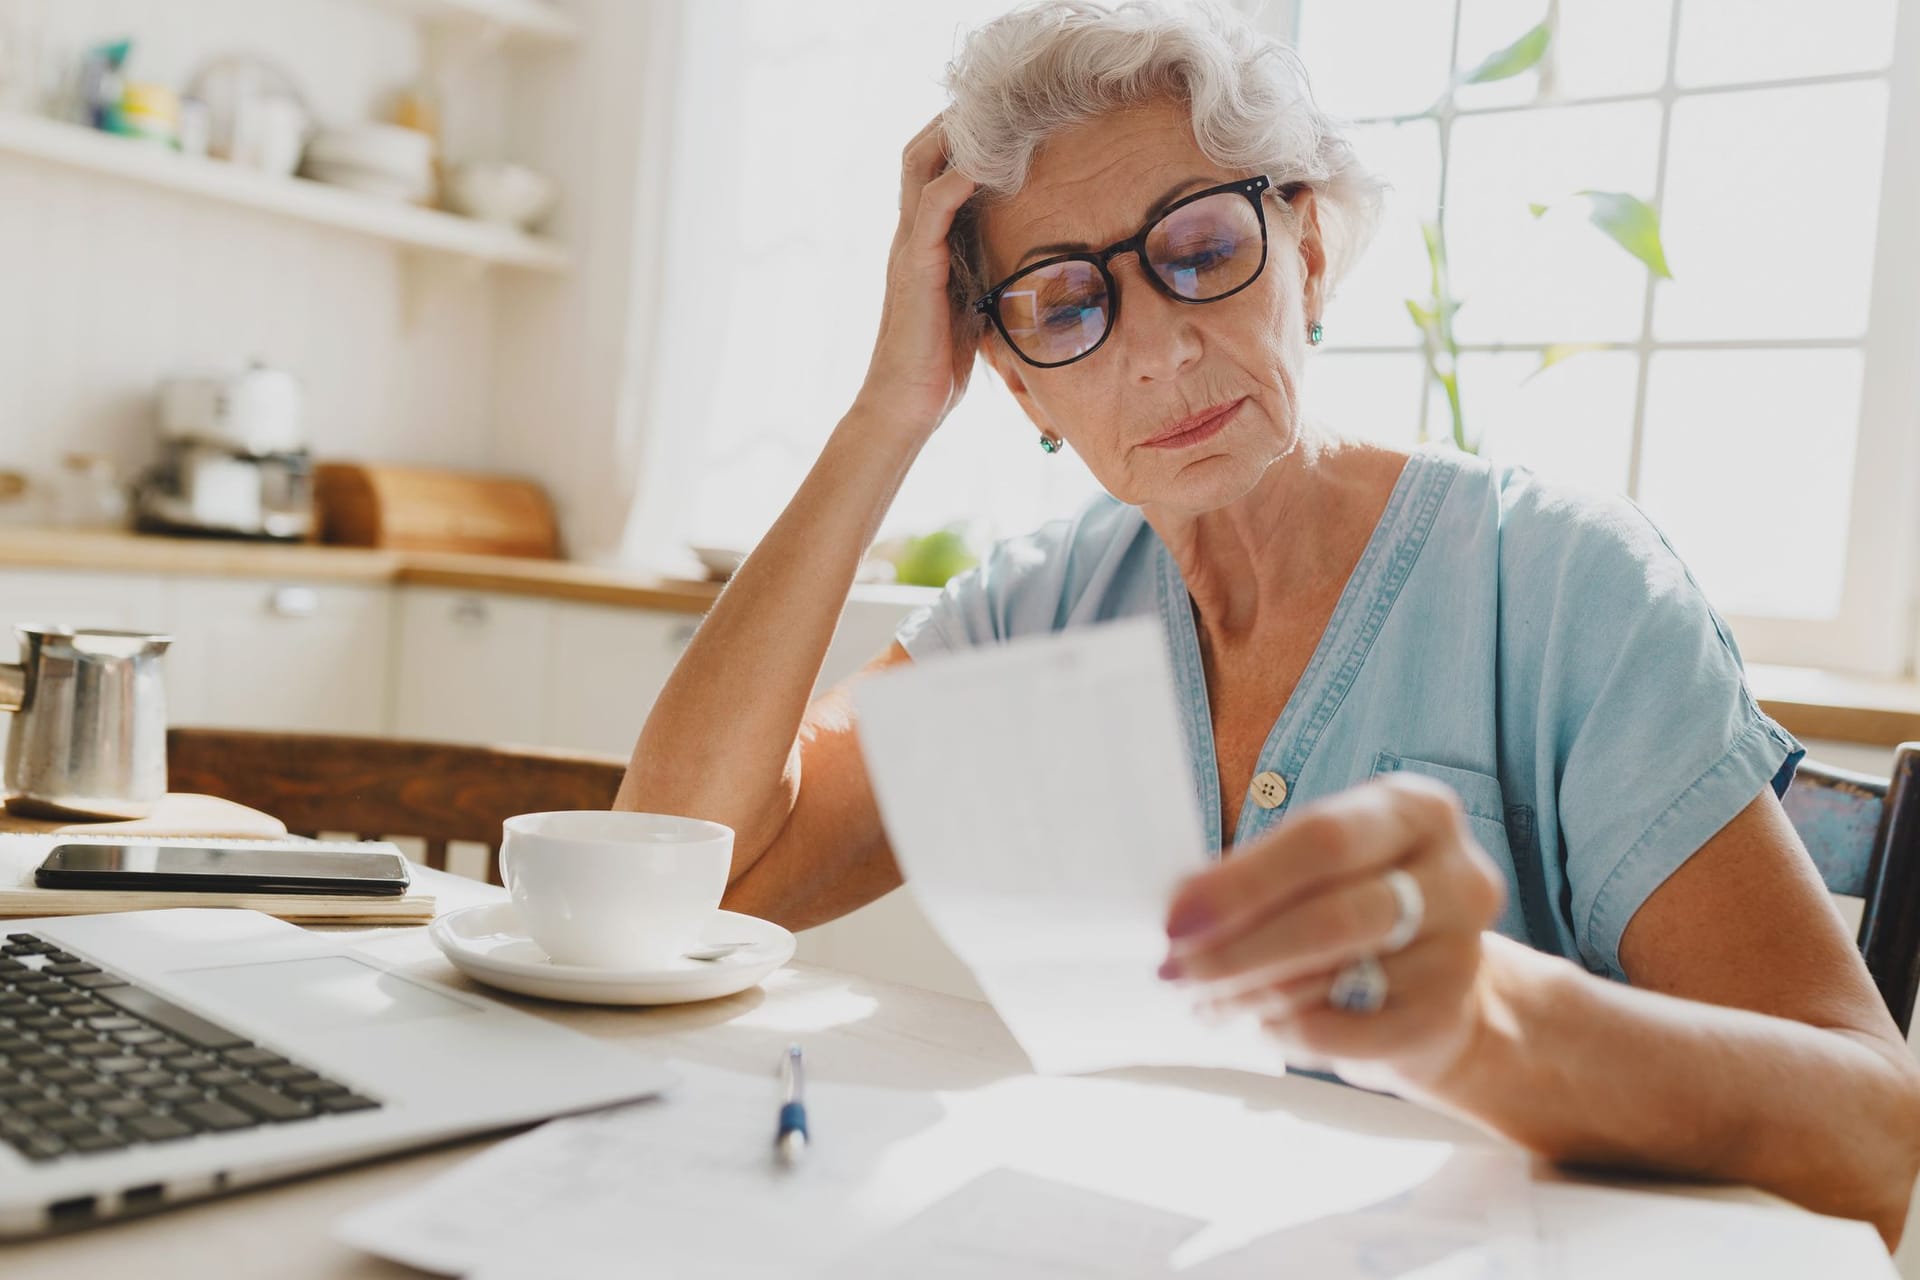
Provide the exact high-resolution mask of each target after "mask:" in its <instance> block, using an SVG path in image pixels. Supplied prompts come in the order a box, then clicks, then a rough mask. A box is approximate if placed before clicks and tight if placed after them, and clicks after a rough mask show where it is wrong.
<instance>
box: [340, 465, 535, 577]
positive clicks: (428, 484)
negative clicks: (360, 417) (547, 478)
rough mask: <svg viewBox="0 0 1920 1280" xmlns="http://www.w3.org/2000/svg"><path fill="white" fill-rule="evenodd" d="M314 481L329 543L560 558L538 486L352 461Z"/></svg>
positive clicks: (501, 478)
mask: <svg viewBox="0 0 1920 1280" xmlns="http://www.w3.org/2000/svg"><path fill="white" fill-rule="evenodd" d="M313 478H314V502H315V505H316V506H317V507H318V508H319V513H320V536H321V540H322V541H325V542H333V543H339V544H341V545H343V546H349V547H382V548H385V549H388V550H393V551H457V552H463V553H466V554H468V555H488V556H527V557H532V558H540V559H556V558H558V557H559V555H560V529H559V524H558V523H557V521H556V520H555V519H554V514H553V504H552V503H551V502H550V501H548V499H547V493H546V490H544V489H542V488H541V487H540V486H539V485H538V484H535V483H534V482H533V481H531V480H524V479H519V478H517V477H513V476H495V475H484V474H480V473H477V472H467V471H441V470H435V469H430V468H425V467H392V466H374V465H367V464H362V463H351V462H322V463H319V464H318V465H316V466H315V467H314V470H313Z"/></svg>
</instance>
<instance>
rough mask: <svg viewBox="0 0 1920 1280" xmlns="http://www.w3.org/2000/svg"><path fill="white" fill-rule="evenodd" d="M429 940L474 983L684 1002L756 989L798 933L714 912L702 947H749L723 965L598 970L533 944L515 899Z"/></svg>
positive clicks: (451, 916) (440, 923) (562, 995)
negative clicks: (558, 958) (557, 958)
mask: <svg viewBox="0 0 1920 1280" xmlns="http://www.w3.org/2000/svg"><path fill="white" fill-rule="evenodd" d="M427 936H428V937H430V938H432V939H433V941H434V945H435V946H437V947H439V948H440V950H442V951H444V952H445V953H446V956H447V959H449V960H451V961H453V964H454V967H455V968H457V969H459V970H460V972H462V973H464V974H466V975H467V976H468V977H469V978H472V979H474V980H475V981H477V982H485V983H488V984H490V985H492V986H496V987H502V988H504V989H506V990H508V991H517V992H519V993H520V994H522V995H529V996H544V997H546V998H547V999H549V1000H572V1001H576V1002H579V1003H582V1004H687V1003H689V1002H691V1001H695V1000H713V999H716V998H718V997H720V996H730V995H732V994H734V993H735V992H736V991H745V990H746V989H747V988H748V987H751V986H756V985H758V984H759V983H760V981H761V980H762V979H764V978H765V977H766V976H767V975H768V974H770V973H772V972H773V971H774V970H775V969H778V968H779V967H780V966H781V965H783V964H785V963H786V962H787V961H789V960H791V959H792V958H793V935H792V934H791V933H788V932H787V931H786V930H785V929H782V928H781V927H780V926H779V925H777V924H774V923H773V922H772V921H770V920H761V919H759V918H757V917H755V916H743V915H741V914H740V913H739V912H737V911H716V912H714V913H713V919H712V921H711V922H709V923H708V925H707V927H706V928H705V929H703V930H701V933H700V942H699V944H698V945H700V946H709V947H711V946H718V945H720V944H721V943H727V942H749V943H752V944H753V945H751V946H747V947H742V948H741V949H740V950H738V951H735V952H733V953H731V954H729V955H727V956H724V957H722V958H721V959H719V960H686V959H681V960H676V961H674V962H673V963H672V964H671V965H668V966H666V967H664V968H648V969H601V968H594V967H591V966H588V965H576V964H560V963H558V962H556V961H554V960H551V959H549V958H548V957H547V953H546V952H544V951H542V950H541V949H540V948H539V947H538V946H537V945H535V943H534V941H533V939H532V938H529V937H528V936H527V932H526V929H525V928H524V927H522V925H521V923H520V913H519V912H518V911H516V910H515V909H514V906H513V904H512V903H511V902H497V903H489V904H486V905H483V906H477V907H462V908H461V909H460V910H458V911H450V912H448V913H447V914H446V915H443V916H440V917H439V918H437V919H436V920H434V922H433V923H432V924H431V925H429V926H428V927H427Z"/></svg>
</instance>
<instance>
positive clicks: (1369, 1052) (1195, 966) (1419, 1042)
mask: <svg viewBox="0 0 1920 1280" xmlns="http://www.w3.org/2000/svg"><path fill="white" fill-rule="evenodd" d="M1395 871H1404V872H1405V873H1407V874H1408V875H1410V876H1411V877H1412V878H1413V880H1414V882H1415V884H1417V886H1418V888H1419V897H1420V898H1421V899H1422V901H1423V904H1424V906H1423V910H1422V911H1421V912H1420V914H1419V928H1418V930H1417V931H1416V932H1415V933H1414V935H1413V936H1412V938H1411V939H1410V940H1408V941H1406V942H1405V944H1404V945H1402V946H1400V947H1399V948H1397V949H1392V950H1391V951H1390V953H1389V944H1390V943H1391V942H1392V941H1394V939H1393V938H1392V934H1393V933H1394V931H1395V928H1396V924H1397V923H1398V922H1399V921H1400V919H1401V902H1400V896H1399V895H1398V894H1396V892H1395V890H1394V886H1393V885H1392V883H1390V881H1389V875H1390V873H1393V872H1395ZM1504 901H1505V881H1504V880H1503V878H1502V877H1501V875H1500V872H1499V870H1498V869H1497V868H1496V867H1495V866H1494V864H1493V861H1492V859H1491V858H1489V857H1488V856H1487V854H1486V852H1485V850H1483V849H1481V848H1480V846H1479V844H1478V843H1477V842H1476V841H1475V840H1474V838H1473V836H1472V834H1471V832H1470V831H1469V830H1468V827H1467V823H1466V819H1465V817H1464V815H1463V814H1462V812H1461V809H1460V802H1459V799H1458V797H1456V796H1455V795H1454V794H1453V792H1452V791H1450V790H1448V789H1447V788H1446V787H1444V786H1442V785H1440V784H1439V783H1437V782H1434V781H1432V780H1430V779H1427V778H1422V777H1418V776H1410V775H1405V774H1394V775H1390V776H1388V777H1385V778H1382V779H1380V780H1378V781H1375V782H1371V783H1367V784H1365V785H1363V786H1359V787H1355V788H1353V789H1351V790H1349V791H1345V792H1342V793H1341V794H1339V795H1336V796H1330V797H1328V798H1327V799H1325V800H1321V801H1318V802H1316V803H1314V804H1310V805H1306V806H1303V807H1302V808H1301V809H1300V810H1299V812H1297V813H1295V814H1293V815H1291V816H1289V817H1288V818H1287V819H1285V820H1284V821H1283V822H1281V823H1280V825H1279V826H1277V827H1275V828H1274V829H1273V830H1272V831H1271V832H1269V833H1268V834H1267V835H1265V836H1263V837H1262V838H1261V839H1260V840H1258V841H1256V842H1253V843H1250V844H1249V845H1248V846H1247V847H1246V848H1244V849H1240V850H1237V851H1235V852H1233V853H1232V854H1231V855H1230V856H1229V857H1227V858H1225V859H1223V860H1222V861H1221V862H1219V863H1218V864H1216V865H1214V866H1212V867H1209V868H1207V869H1206V870H1205V871H1202V872H1200V873H1198V874H1196V875H1194V876H1192V877H1190V878H1189V879H1188V880H1187V881H1186V882H1185V883H1184V884H1183V885H1182V886H1181V887H1180V889H1179V891H1178V892H1177V893H1176V894H1175V895H1174V900H1173V903H1172V906H1171V908H1170V910H1169V912H1168V918H1167V920H1168V923H1167V933H1168V941H1169V951H1168V959H1167V964H1166V966H1165V967H1164V968H1163V969H1162V971H1161V973H1162V976H1163V977H1166V978H1168V979H1169V980H1171V981H1174V982H1177V983H1179V984H1181V985H1182V986H1184V987H1186V988H1187V989H1188V990H1189V992H1190V993H1191V995H1192V996H1193V998H1194V1000H1195V1003H1196V1007H1197V1008H1198V1009H1200V1011H1201V1012H1202V1013H1203V1014H1204V1015H1207V1016H1212V1017H1219V1018H1225V1017H1230V1016H1233V1015H1236V1014H1243V1013H1251V1014H1252V1015H1254V1016H1256V1017H1258V1018H1259V1020H1260V1024H1261V1026H1262V1027H1263V1028H1264V1029H1265V1030H1266V1032H1267V1033H1268V1034H1269V1035H1271V1036H1272V1037H1273V1038H1274V1039H1275V1040H1276V1041H1278V1042H1279V1044H1280V1045H1281V1047H1282V1048H1283V1050H1284V1051H1285V1052H1286V1053H1287V1054H1288V1055H1289V1057H1290V1058H1292V1059H1296V1060H1300V1061H1301V1062H1302V1063H1303V1064H1304V1065H1327V1066H1332V1067H1334V1068H1335V1069H1336V1070H1338V1071H1339V1072H1340V1073H1341V1074H1342V1075H1343V1076H1346V1077H1347V1078H1348V1079H1350V1080H1353V1081H1354V1082H1355V1083H1360V1084H1369V1085H1375V1086H1380V1087H1387V1088H1394V1089H1399V1090H1402V1091H1405V1090H1409V1089H1411V1090H1414V1091H1419V1090H1421V1089H1422V1088H1423V1087H1424V1086H1426V1085H1428V1084H1430V1083H1432V1082H1435V1081H1438V1080H1439V1079H1440V1078H1442V1077H1443V1076H1444V1075H1445V1074H1446V1073H1447V1072H1448V1071H1449V1070H1451V1069H1452V1068H1453V1067H1454V1066H1455V1065H1456V1064H1458V1063H1459V1062H1460V1061H1461V1060H1462V1059H1463V1057H1464V1056H1465V1055H1466V1054H1467V1052H1468V1051H1469V1050H1470V1048H1471V1045H1472V1043H1473V1040H1474V1037H1475V1033H1476V1031H1477V1030H1478V1028H1479V1026H1480V1025H1481V1022H1480V1020H1481V1019H1482V1018H1483V1017H1485V1016H1486V1015H1487V1012H1488V1010H1487V1007H1486V1006H1487V1002H1486V999H1485V997H1486V991H1485V986H1486V984H1485V982H1484V981H1483V977H1484V971H1483V965H1482V955H1483V945H1484V939H1483V935H1484V933H1485V931H1486V930H1487V929H1488V928H1489V927H1490V926H1491V925H1492V924H1493V922H1494V921H1495V919H1497V918H1498V916H1499V913H1500V908H1501V906H1502V904H1503V902H1504ZM1368 956H1373V957H1377V958H1378V960H1379V962H1380V964H1381V965H1382V966H1383V968H1384V970H1385V973H1386V978H1387V995H1386V1002H1385V1004H1384V1005H1383V1006H1382V1007H1381V1008H1380V1009H1379V1010H1378V1011H1377V1012H1374V1013H1352V1012H1346V1011H1344V1010H1341V1009H1337V1008H1335V1007H1333V1005H1332V1004H1330V1003H1329V999H1328V997H1329V995H1330V993H1331V990H1332V987H1333V984H1334V980H1335V976H1336V974H1337V973H1338V972H1339V971H1340V969H1341V968H1342V967H1343V966H1345V965H1347V964H1349V963H1351V962H1353V961H1355V960H1359V959H1361V958H1363V957H1368Z"/></svg>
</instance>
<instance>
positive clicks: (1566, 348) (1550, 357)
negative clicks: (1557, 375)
mask: <svg viewBox="0 0 1920 1280" xmlns="http://www.w3.org/2000/svg"><path fill="white" fill-rule="evenodd" d="M1612 349H1613V348H1612V347H1611V346H1610V345H1608V344H1607V343H1604V342H1556V343H1554V344H1553V345H1552V346H1550V347H1548V348H1547V349H1546V350H1545V351H1542V352H1541V353H1540V367H1539V368H1537V369H1535V370H1534V371H1533V372H1532V373H1530V374H1528V375H1527V376H1526V377H1524V378H1522V379H1520V381H1521V382H1522V383H1523V384H1524V383H1528V382H1532V381H1533V380H1534V379H1535V378H1537V377H1539V376H1540V375H1541V374H1543V373H1545V372H1546V371H1547V370H1549V369H1551V368H1553V366H1555V365H1557V364H1559V363H1560V362H1561V361H1562V360H1571V359H1572V358H1573V357H1574V356H1577V355H1581V354H1583V353H1585V352H1588V351H1610V350H1612Z"/></svg>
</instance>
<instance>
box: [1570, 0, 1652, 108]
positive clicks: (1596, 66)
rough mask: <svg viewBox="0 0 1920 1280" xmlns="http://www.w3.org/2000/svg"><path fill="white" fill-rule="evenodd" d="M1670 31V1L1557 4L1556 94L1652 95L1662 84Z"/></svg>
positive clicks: (1598, 0) (1583, 0) (1580, 0)
mask: <svg viewBox="0 0 1920 1280" xmlns="http://www.w3.org/2000/svg"><path fill="white" fill-rule="evenodd" d="M1672 30H1673V0H1560V40H1559V49H1558V53H1557V55H1556V57H1555V62H1554V69H1555V72H1556V73H1557V75H1558V77H1559V85H1558V90H1559V92H1560V93H1561V94H1562V95H1564V96H1566V97H1569V98H1592V97H1598V96H1600V95H1602V94H1614V93H1651V92H1652V91H1653V90H1655V89H1658V88H1659V87H1660V86H1661V85H1662V84H1665V83H1666V79H1667V37H1668V35H1669V34H1670V33H1671V32H1672Z"/></svg>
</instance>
